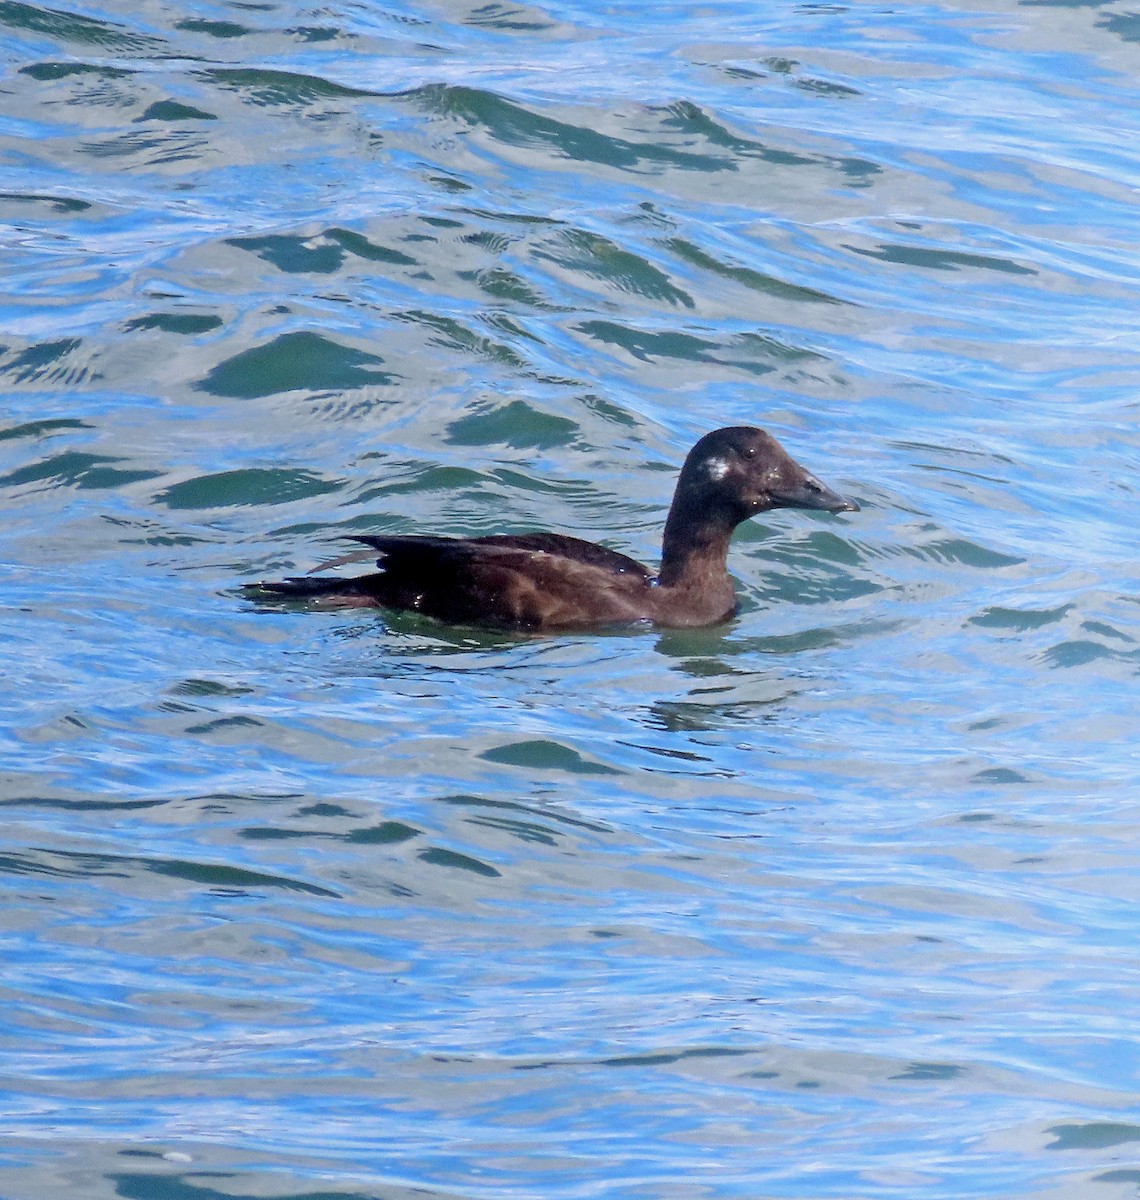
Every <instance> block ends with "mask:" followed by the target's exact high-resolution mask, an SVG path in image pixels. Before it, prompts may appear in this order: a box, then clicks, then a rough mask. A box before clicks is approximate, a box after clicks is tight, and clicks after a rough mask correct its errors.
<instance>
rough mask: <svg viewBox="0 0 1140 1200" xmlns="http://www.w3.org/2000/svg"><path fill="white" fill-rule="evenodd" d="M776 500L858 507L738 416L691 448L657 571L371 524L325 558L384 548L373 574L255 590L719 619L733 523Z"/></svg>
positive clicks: (728, 586) (538, 616)
mask: <svg viewBox="0 0 1140 1200" xmlns="http://www.w3.org/2000/svg"><path fill="white" fill-rule="evenodd" d="M773 508H814V509H821V510H823V511H825V512H857V511H858V509H859V506H858V505H857V504H856V503H855V502H854V501H852V500H847V499H845V498H844V497H843V496H840V495H838V494H836V493H835V492H833V491H831V490H830V489H829V488H827V487H825V486H824V485H823V484H822V483H820V481H819V480H818V479H816V478H815V476H814V475H811V474H809V473H808V472H807V471H805V470H804V468H803V467H801V466H800V465H799V463H797V462H796V461H795V460H794V459H793V458H792V457H791V456H790V455H789V454H788V453H787V451H785V450H784V448H783V447H782V446H781V445H780V443H779V442H777V441H776V439H775V438H773V437H771V436H769V435H768V434H767V433H765V432H764V431H763V430H762V429H752V428H749V427H747V426H734V427H732V428H728V429H717V430H715V431H714V432H713V433H708V434H705V436H704V437H703V438H701V440H700V441H699V442H697V444H696V445H695V446H694V447H693V449H692V450H691V451H690V452H689V456H688V458H686V459H685V465H684V466H683V467H682V468H681V475H680V478H679V479H678V480H677V491H676V493H675V494H674V496H673V505H672V507H671V508H670V509H669V517H668V519H667V520H666V522H665V537H664V540H663V544H662V547H661V570H660V571H659V572H658V573H657V574H656V575H654V574H653V572H652V571H649V570H648V569H647V568H645V567H643V566H642V565H641V564H640V563H639V562H637V561H635V560H634V559H632V558H627V557H626V556H625V555H624V554H618V553H617V552H616V551H615V550H608V549H606V547H605V546H599V545H597V544H596V543H594V542H587V541H583V540H582V539H581V538H576V537H567V536H565V535H563V534H558V533H528V534H521V535H518V536H493V537H478V538H449V537H414V536H413V537H389V536H387V535H379V536H371V535H370V536H364V537H354V538H353V539H352V540H353V541H357V542H362V543H363V544H364V545H366V546H368V547H369V548H370V549H369V550H365V551H359V552H356V553H354V554H349V555H346V556H345V557H344V558H341V559H337V560H336V561H335V562H334V563H328V564H325V565H326V566H340V565H343V564H344V563H346V562H353V561H361V560H363V559H371V558H372V557H373V554H374V553H377V552H378V555H379V557H378V558H377V559H376V565H377V567H379V570H378V571H376V572H374V573H372V574H369V575H358V576H356V577H355V578H344V579H342V578H336V577H334V576H328V575H304V576H301V577H299V578H291V579H284V580H281V581H280V582H278V583H256V584H249V585H247V590H248V591H249V592H251V593H252V594H255V595H260V596H265V595H266V594H268V595H270V596H275V597H291V598H301V599H315V600H317V601H318V602H319V603H320V605H321V606H322V607H330V606H335V607H344V606H352V607H377V608H391V609H402V610H410V611H413V612H419V613H424V614H425V615H427V616H430V617H435V618H436V619H437V620H440V621H447V622H450V623H452V624H457V625H484V626H493V627H497V628H500V629H516V630H520V631H535V630H567V629H590V628H601V627H604V626H613V625H627V624H632V623H635V622H648V623H650V624H653V625H658V626H662V627H669V628H691V627H696V626H701V625H714V624H716V623H717V622H720V621H724V620H727V619H728V618H729V617H731V616H732V615H733V613H735V611H736V596H735V594H734V592H733V588H732V581H731V579H730V578H729V576H728V542H729V538H730V537H731V536H732V531H733V530H734V529H735V528H736V526H737V525H739V524H740V523H741V521H745V520H747V519H748V518H749V517H752V516H755V515H756V514H757V513H762V512H768V511H769V510H770V509H773ZM316 569H317V570H321V569H322V568H320V567H318V568H316Z"/></svg>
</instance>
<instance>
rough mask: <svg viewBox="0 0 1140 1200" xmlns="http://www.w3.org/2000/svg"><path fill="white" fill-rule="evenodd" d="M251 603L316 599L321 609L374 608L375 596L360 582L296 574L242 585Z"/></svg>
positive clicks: (327, 576)
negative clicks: (252, 601)
mask: <svg viewBox="0 0 1140 1200" xmlns="http://www.w3.org/2000/svg"><path fill="white" fill-rule="evenodd" d="M242 591H243V592H245V594H246V596H248V597H249V599H251V600H267V599H268V600H313V601H315V602H316V605H317V607H320V608H374V607H375V606H376V597H375V596H373V595H372V594H371V593H370V592H369V591H368V590H367V588H365V587H363V586H362V581H361V580H360V579H338V578H337V577H336V576H335V575H293V576H290V577H289V578H288V579H279V580H276V581H273V582H270V581H264V582H261V583H245V584H242Z"/></svg>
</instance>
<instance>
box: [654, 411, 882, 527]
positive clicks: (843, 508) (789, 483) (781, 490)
mask: <svg viewBox="0 0 1140 1200" xmlns="http://www.w3.org/2000/svg"><path fill="white" fill-rule="evenodd" d="M682 497H683V498H684V502H685V506H686V507H690V506H692V507H695V508H697V509H699V510H704V511H705V512H710V513H711V512H718V511H720V512H724V513H725V514H726V515H727V516H729V518H730V519H731V520H732V521H733V523H734V524H735V523H739V522H740V521H743V520H746V519H747V518H748V517H751V516H754V515H755V514H756V513H762V512H767V511H768V510H769V509H773V508H816V509H822V510H823V511H824V512H858V511H859V505H858V504H856V503H855V501H854V500H848V499H847V498H846V497H845V496H841V495H839V493H838V492H833V491H832V490H831V489H830V488H829V487H827V486H826V485H825V484H823V483H821V482H820V481H819V480H818V479H816V477H815V476H814V475H812V474H811V472H810V471H805V470H804V468H803V467H801V466H800V464H799V463H798V462H796V460H795V459H794V458H792V456H791V455H790V454H789V453H788V452H787V451H786V450H785V449H784V447H783V446H781V445H780V443H779V442H778V441H776V439H775V438H774V437H772V436H771V434H768V433H765V432H764V430H763V429H753V428H751V427H750V426H747V425H734V426H730V427H728V428H726V429H716V430H714V431H713V432H712V433H706V434H705V436H704V437H703V438H701V440H700V441H699V442H697V444H696V445H695V446H694V447H693V448H692V450H690V451H689V456H688V458H687V459H685V465H684V466H683V467H682V468H681V477H680V479H679V480H678V481H677V498H678V500H681V499H682Z"/></svg>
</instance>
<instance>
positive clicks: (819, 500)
mask: <svg viewBox="0 0 1140 1200" xmlns="http://www.w3.org/2000/svg"><path fill="white" fill-rule="evenodd" d="M772 498H773V499H774V500H775V502H776V504H777V505H778V506H779V507H780V508H817V509H820V510H822V511H823V512H834V513H838V512H858V511H859V505H858V504H856V503H855V501H854V500H848V499H847V497H846V496H841V495H840V494H839V493H838V492H833V491H832V490H831V488H829V487H828V486H827V485H826V484H823V483H820V481H819V480H818V479H816V477H815V476H814V475H809V474H808V473H807V472H806V471H805V472H804V476H803V479H801V480H799V481H798V482H797V483H794V484H792V485H791V486H786V487H782V488H780V489H779V490H778V491H776V492H774V493H773V497H772Z"/></svg>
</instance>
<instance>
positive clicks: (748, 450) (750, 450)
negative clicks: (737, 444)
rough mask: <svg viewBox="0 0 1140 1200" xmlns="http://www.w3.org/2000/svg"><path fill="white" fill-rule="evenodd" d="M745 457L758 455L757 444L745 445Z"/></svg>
mask: <svg viewBox="0 0 1140 1200" xmlns="http://www.w3.org/2000/svg"><path fill="white" fill-rule="evenodd" d="M744 457H745V458H755V457H756V447H755V446H745V447H744Z"/></svg>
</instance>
